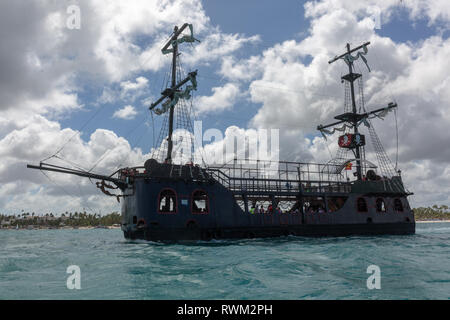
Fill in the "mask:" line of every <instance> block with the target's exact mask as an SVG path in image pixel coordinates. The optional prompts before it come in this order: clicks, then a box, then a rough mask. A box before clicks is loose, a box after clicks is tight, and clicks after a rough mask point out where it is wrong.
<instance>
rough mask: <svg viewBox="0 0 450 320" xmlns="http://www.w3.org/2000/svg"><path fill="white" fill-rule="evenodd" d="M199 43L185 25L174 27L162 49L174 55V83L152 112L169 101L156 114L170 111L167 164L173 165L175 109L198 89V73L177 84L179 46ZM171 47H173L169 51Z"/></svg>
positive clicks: (191, 28) (194, 72) (192, 73)
mask: <svg viewBox="0 0 450 320" xmlns="http://www.w3.org/2000/svg"><path fill="white" fill-rule="evenodd" d="M187 27H189V29H190V35H183V36H182V37H179V36H180V35H181V34H182V32H183V31H184V30H185V29H186V28H187ZM194 41H198V40H197V39H195V38H194V36H193V27H192V25H191V24H188V23H185V24H183V26H182V27H181V28H178V26H175V27H174V30H173V35H172V37H171V38H170V39H169V41H168V42H167V43H166V45H165V46H164V47H163V48H162V49H161V51H162V53H163V54H168V53H172V81H171V87H170V88H166V89H165V90H164V91H163V92H161V97H160V98H159V99H158V100H157V101H155V102H154V103H152V104H151V106H150V108H149V109H150V110H153V109H154V108H155V107H156V106H157V105H159V104H160V103H161V102H163V101H164V100H165V99H167V100H166V101H165V102H164V103H162V108H161V109H156V110H155V113H157V114H162V113H165V112H166V111H169V132H168V137H167V155H166V159H165V162H166V163H172V150H173V139H172V134H173V122H174V121H173V120H174V109H175V106H176V104H177V102H178V100H179V99H188V98H190V97H191V96H190V92H191V91H192V90H196V89H197V80H196V76H197V71H193V72H190V73H189V74H188V76H187V77H186V78H185V79H184V80H182V81H180V82H178V83H177V57H178V44H180V43H182V42H194ZM169 46H172V48H171V49H169ZM189 81H190V82H191V85H188V86H186V88H185V90H180V88H181V86H183V85H184V84H186V83H187V82H189Z"/></svg>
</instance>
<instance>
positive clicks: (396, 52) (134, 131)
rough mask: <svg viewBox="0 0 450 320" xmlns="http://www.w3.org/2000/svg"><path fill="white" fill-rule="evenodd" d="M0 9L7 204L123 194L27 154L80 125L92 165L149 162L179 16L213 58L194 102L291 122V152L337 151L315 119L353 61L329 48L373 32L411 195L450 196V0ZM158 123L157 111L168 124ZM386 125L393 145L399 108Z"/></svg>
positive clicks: (82, 153)
mask: <svg viewBox="0 0 450 320" xmlns="http://www.w3.org/2000/svg"><path fill="white" fill-rule="evenodd" d="M71 4H76V5H78V6H79V7H80V9H81V29H79V30H68V29H67V27H66V19H67V12H66V9H67V6H69V5H71ZM374 8H375V9H377V10H379V12H381V28H380V29H377V28H376V27H375V25H374V23H373V16H371V12H373V11H371V10H372V9H374ZM0 9H1V10H0V12H1V13H0V15H1V16H0V18H2V19H0V24H2V26H1V27H2V30H8V31H5V34H4V37H3V38H2V45H1V50H2V51H1V52H2V54H1V55H0V65H1V66H2V70H4V75H3V77H0V82H1V85H0V94H1V95H2V97H3V101H2V104H1V105H0V153H1V155H2V158H3V159H4V162H3V164H2V165H1V166H0V173H1V175H0V177H1V179H0V182H1V183H2V186H1V187H0V208H6V209H10V210H13V209H14V205H15V203H21V204H23V205H24V206H25V207H26V206H27V205H28V206H29V207H33V206H36V202H39V203H40V204H41V205H40V206H41V207H45V206H46V205H47V204H48V203H50V204H51V206H54V207H60V206H64V203H66V202H67V201H68V199H69V200H70V202H71V203H72V202H73V207H76V206H83V204H85V205H90V206H91V207H95V206H96V205H97V206H106V207H108V206H109V207H108V208H112V207H114V205H112V204H110V203H107V202H106V200H104V199H103V198H101V195H98V194H97V193H96V190H95V188H94V189H92V188H91V186H90V185H89V182H85V181H82V180H73V179H69V180H67V178H60V177H57V176H52V178H53V179H54V180H55V181H56V182H57V183H58V184H59V185H60V186H65V189H66V190H69V191H71V190H72V191H73V192H74V193H76V194H77V196H73V197H67V194H66V193H65V192H62V191H61V190H59V189H58V188H57V187H55V186H54V185H52V184H51V183H49V181H48V180H46V178H45V177H43V176H42V175H41V174H40V173H39V172H36V173H29V172H24V171H23V166H24V164H25V163H30V162H38V161H39V160H41V159H44V158H46V157H48V156H50V155H51V154H53V153H54V152H55V151H56V150H58V149H59V148H60V147H61V146H62V145H66V142H67V141H68V140H70V139H72V140H70V143H67V145H66V147H65V148H64V152H63V156H65V157H67V158H70V159H71V161H73V162H76V163H78V164H85V166H86V167H90V166H91V165H92V164H93V163H95V162H96V161H97V160H98V159H99V158H102V157H103V155H104V154H105V153H106V152H109V150H112V151H111V152H110V153H109V154H107V155H108V156H107V157H105V159H104V160H102V161H101V163H100V164H99V165H98V167H97V169H98V171H99V172H102V173H108V172H110V171H111V168H115V167H116V166H118V165H119V164H123V163H125V164H126V165H136V164H141V163H143V162H144V161H145V159H146V158H148V156H149V155H148V152H149V151H150V149H151V147H152V143H153V127H152V122H151V117H150V113H149V112H148V106H149V104H150V103H151V101H154V100H155V99H157V97H158V96H159V93H160V91H161V89H162V82H163V79H164V76H165V73H166V71H167V70H168V68H169V67H170V66H169V61H170V57H164V56H163V55H162V54H161V52H160V49H161V47H162V45H163V44H164V41H163V40H164V39H166V38H167V37H168V36H169V34H170V33H171V31H172V29H173V26H174V24H178V25H182V24H183V23H185V22H188V23H192V24H193V25H194V35H195V36H196V38H198V39H199V40H201V43H196V44H194V48H193V47H192V46H191V45H190V44H183V45H182V46H181V50H182V56H181V61H182V62H183V66H184V67H185V69H187V71H191V70H195V69H198V91H196V92H195V99H194V104H195V108H198V109H197V115H198V118H199V119H201V120H202V121H203V129H204V130H205V129H208V128H217V129H219V130H220V131H221V132H224V133H225V132H226V130H227V129H228V128H230V127H232V126H236V128H237V129H238V130H240V131H239V132H241V133H242V134H243V135H245V134H247V133H248V132H249V131H251V130H254V129H261V128H277V129H280V141H281V142H280V153H281V155H280V158H281V159H283V160H284V159H286V160H301V161H320V162H322V161H328V160H329V158H330V152H331V153H334V152H335V151H336V144H334V143H333V142H332V141H331V140H328V141H324V140H323V139H322V137H321V135H320V134H319V133H318V132H317V130H316V129H315V128H316V126H317V125H318V124H320V123H326V122H327V121H329V120H330V119H332V117H333V116H334V115H335V114H337V113H341V112H342V105H343V96H344V95H343V88H342V86H341V84H340V81H339V78H340V76H341V75H342V74H343V73H345V72H346V65H345V64H344V63H343V62H342V61H338V62H336V63H334V64H333V65H328V63H327V61H328V60H329V59H331V58H332V57H333V56H335V55H337V54H340V53H343V50H344V46H345V44H346V43H347V42H350V43H351V44H352V45H359V44H360V43H362V42H365V41H369V40H370V41H371V42H372V44H371V46H370V47H369V54H368V55H367V58H368V60H369V64H370V66H371V68H372V72H371V73H370V74H369V73H367V72H366V70H365V67H364V66H363V65H361V64H359V66H360V69H361V70H362V71H363V72H364V80H365V93H366V102H367V107H368V108H369V109H371V108H373V107H374V106H379V105H383V104H387V103H388V102H390V101H392V100H395V101H396V102H398V104H399V112H398V114H399V123H398V125H399V129H400V133H399V134H400V136H399V137H400V149H399V161H400V168H401V169H402V170H403V172H404V179H405V181H406V183H407V185H409V186H412V188H411V189H412V190H413V191H414V192H415V193H416V194H417V196H414V197H413V199H412V200H413V202H414V203H415V204H416V205H426V204H432V203H443V204H448V201H450V200H449V193H450V189H449V186H450V160H449V159H450V151H449V150H450V148H443V147H442V146H443V145H444V146H446V145H448V141H449V139H450V136H448V134H450V133H447V131H446V130H444V131H443V130H442V128H445V127H447V126H448V125H450V119H449V117H448V114H449V113H448V105H449V103H450V102H449V101H450V76H449V74H450V65H449V64H450V63H449V59H448V55H449V54H450V41H449V39H448V38H449V30H450V3H444V2H442V1H439V0H430V1H425V0H404V1H399V0H380V1H375V0H365V1H358V2H354V1H349V0H320V1H294V0H284V1H281V2H276V1H268V0H259V1H256V0H246V1H237V0H229V1H222V0H207V1H200V0H164V1H162V0H152V1H145V0H135V1H129V2H127V1H85V0H80V1H69V0H67V1H60V2H54V1H51V0H48V1H46V0H44V1H42V2H21V1H17V2H13V1H10V2H6V1H5V2H2V3H1V4H0ZM17 21H21V23H20V24H17ZM124 108H128V111H129V110H132V111H133V112H132V113H131V114H128V116H129V117H122V118H120V117H117V116H116V117H114V115H115V114H116V115H118V114H120V113H118V112H119V111H120V110H122V111H123V110H124ZM122 115H123V113H122ZM159 126H160V118H158V117H155V133H156V134H158V131H159ZM376 128H377V131H378V133H379V135H380V138H381V139H382V141H383V142H384V143H385V145H384V146H385V148H386V151H387V153H388V155H389V156H390V157H391V159H394V158H395V152H396V148H395V143H394V140H393V139H392V137H393V136H394V135H395V131H394V119H393V117H392V116H390V117H388V118H387V119H386V120H385V121H380V122H378V123H376ZM423 132H427V135H426V137H425V136H424V134H422V133H423ZM78 135H79V136H78ZM72 137H74V138H72ZM429 141H433V143H429ZM209 147H210V148H211V149H214V148H217V147H219V144H217V145H213V144H211V145H210V146H209ZM329 150H330V151H329ZM436 163H439V164H440V165H439V166H438V168H439V170H438V169H437V167H436V166H435V164H436ZM436 177H439V178H436ZM89 188H91V189H89ZM24 190H25V191H24ZM27 190H28V191H27ZM58 190H59V191H58ZM80 190H81V191H80Z"/></svg>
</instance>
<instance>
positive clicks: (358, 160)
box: [347, 42, 370, 180]
mask: <svg viewBox="0 0 450 320" xmlns="http://www.w3.org/2000/svg"><path fill="white" fill-rule="evenodd" d="M368 44H370V42H369V43H368ZM351 52H352V51H351V50H350V44H349V43H347V54H348V55H350V53H351ZM347 76H348V79H347V81H349V82H350V91H351V96H352V112H353V115H355V117H354V118H353V132H354V133H355V135H356V134H358V123H357V120H356V102H355V86H354V82H355V80H356V79H358V78H359V77H361V74H359V73H353V61H351V62H350V63H349V64H348V75H347ZM355 155H356V157H355V158H356V173H357V177H358V180H361V179H362V174H361V151H360V146H359V145H357V146H356V147H355Z"/></svg>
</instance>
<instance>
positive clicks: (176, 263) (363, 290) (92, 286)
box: [0, 222, 450, 299]
mask: <svg viewBox="0 0 450 320" xmlns="http://www.w3.org/2000/svg"><path fill="white" fill-rule="evenodd" d="M70 265H78V266H79V267H80V270H81V277H80V281H81V289H80V290H76V289H74V290H69V289H68V288H67V285H66V282H67V278H68V277H69V276H70V274H68V273H66V271H67V267H68V266H70ZM369 265H377V266H379V267H380V270H381V289H379V290H377V289H373V290H369V289H368V288H367V286H366V281H367V278H368V277H369V276H370V274H368V273H366V271H367V267H368V266H369ZM449 298H450V223H448V222H444V223H427V224H423V223H422V224H417V234H416V235H412V236H382V237H381V236H380V237H346V238H321V239H308V238H298V237H284V238H278V239H264V240H258V239H252V240H234V241H216V242H210V243H207V242H196V243H190V244H158V243H150V242H140V241H138V242H136V241H134V242H132V241H127V240H125V239H124V238H123V235H122V232H121V231H120V230H105V229H92V230H0V299H449Z"/></svg>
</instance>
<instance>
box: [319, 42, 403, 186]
mask: <svg viewBox="0 0 450 320" xmlns="http://www.w3.org/2000/svg"><path fill="white" fill-rule="evenodd" d="M369 44H370V42H366V43H364V44H363V45H361V46H359V47H357V48H354V49H351V48H350V44H348V43H347V46H346V48H347V50H346V52H345V53H344V54H342V55H340V56H336V57H335V58H333V59H332V60H330V61H328V63H330V64H331V63H333V62H335V61H337V60H339V59H343V60H344V61H345V62H346V63H347V65H348V74H346V75H344V76H343V77H342V80H345V81H347V82H348V83H349V84H350V93H351V100H352V111H351V112H346V113H344V114H340V115H337V116H336V117H334V118H335V119H337V120H339V121H338V122H334V123H331V124H328V125H319V126H318V127H317V129H318V130H319V131H321V132H322V134H323V133H327V134H333V133H334V132H335V131H336V130H338V131H345V129H346V128H353V134H344V135H343V136H341V137H339V141H340V142H339V146H340V147H341V148H347V149H351V150H352V151H353V153H354V155H355V158H356V177H357V179H358V180H362V166H361V164H362V161H363V160H364V159H362V158H361V156H362V154H361V148H362V147H363V146H364V145H365V137H364V135H362V134H360V133H359V130H358V125H359V124H360V123H361V122H365V124H366V122H367V120H368V119H370V118H369V117H373V116H375V115H376V116H378V117H381V115H382V114H383V113H385V112H388V111H389V110H391V109H392V108H396V107H397V104H395V103H389V104H388V106H387V107H385V108H381V109H377V110H374V111H371V112H364V113H358V112H357V110H356V101H355V86H354V82H355V81H356V80H357V79H359V78H360V77H361V74H359V73H355V72H353V61H355V60H357V59H359V58H361V59H362V60H363V61H364V63H365V64H366V66H367V68H368V69H369V71H370V68H369V65H368V64H367V60H366V58H365V57H364V55H365V54H366V53H367V51H368V50H367V46H368V45H369ZM361 49H364V52H357V55H356V56H352V55H351V54H352V53H353V52H355V51H358V50H361ZM337 125H343V127H341V128H333V130H332V131H329V130H327V128H330V127H335V126H337ZM366 125H367V126H370V125H369V124H368V123H367V124H366ZM341 138H342V140H341ZM341 142H342V144H341Z"/></svg>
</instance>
